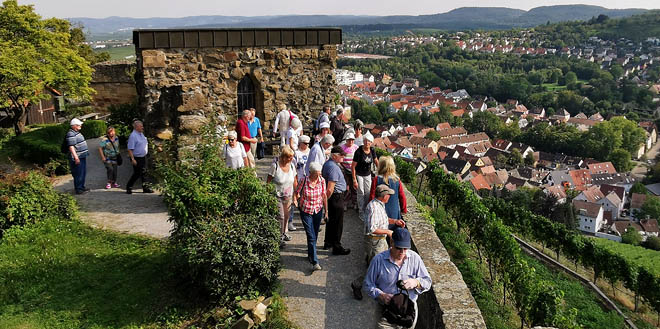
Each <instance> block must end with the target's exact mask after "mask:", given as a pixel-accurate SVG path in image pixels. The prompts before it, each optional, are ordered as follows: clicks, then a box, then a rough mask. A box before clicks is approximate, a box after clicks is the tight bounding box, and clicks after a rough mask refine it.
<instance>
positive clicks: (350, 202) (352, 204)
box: [342, 168, 359, 215]
mask: <svg viewBox="0 0 660 329" xmlns="http://www.w3.org/2000/svg"><path fill="white" fill-rule="evenodd" d="M342 171H343V172H344V179H345V180H346V182H350V184H347V185H348V187H347V188H346V193H345V194H346V197H345V198H344V205H345V206H346V208H347V209H351V208H354V209H357V204H356V200H357V199H356V195H357V193H356V192H357V191H356V189H355V186H353V173H351V171H350V170H347V169H346V168H342ZM358 215H359V214H358Z"/></svg>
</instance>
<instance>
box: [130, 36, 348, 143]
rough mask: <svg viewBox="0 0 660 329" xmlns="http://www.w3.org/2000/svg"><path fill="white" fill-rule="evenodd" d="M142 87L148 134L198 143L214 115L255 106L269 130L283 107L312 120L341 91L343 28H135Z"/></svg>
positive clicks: (231, 114) (139, 85)
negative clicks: (198, 135)
mask: <svg viewBox="0 0 660 329" xmlns="http://www.w3.org/2000/svg"><path fill="white" fill-rule="evenodd" d="M133 39H134V44H135V49H136V57H137V72H136V85H137V90H138V95H139V97H140V108H141V111H143V112H144V113H143V115H144V118H145V127H146V128H147V132H148V133H149V134H150V135H152V136H154V137H157V138H159V139H163V140H165V139H171V138H173V137H176V138H177V143H178V144H179V145H180V146H188V145H192V144H194V142H195V135H196V133H197V132H198V131H199V129H200V128H201V127H203V126H204V125H206V124H207V123H208V122H209V121H210V120H211V119H212V118H217V116H218V115H224V116H225V117H226V118H228V122H229V124H233V123H234V122H235V121H236V118H237V116H238V113H240V112H241V111H242V110H244V109H247V108H251V107H254V108H255V109H256V111H257V116H258V117H259V118H260V119H261V121H262V124H263V125H264V128H265V129H268V128H271V127H270V125H272V122H273V120H274V117H275V115H276V114H277V113H278V112H279V111H280V109H281V108H284V107H286V108H289V109H291V110H292V111H294V112H295V113H296V114H298V115H299V116H300V118H301V120H302V121H303V122H304V123H309V122H311V120H312V118H314V117H316V116H317V115H318V113H319V111H320V110H321V109H322V107H323V105H324V104H327V103H329V102H331V101H332V100H333V99H334V97H335V95H336V94H337V89H336V83H335V76H334V72H333V69H334V68H335V67H336V59H337V47H336V45H337V44H340V43H341V42H342V32H341V29H336V28H302V29H279V28H278V29H261V28H255V29H195V30H190V29H167V30H136V31H134V32H133Z"/></svg>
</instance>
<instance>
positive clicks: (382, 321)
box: [376, 300, 419, 329]
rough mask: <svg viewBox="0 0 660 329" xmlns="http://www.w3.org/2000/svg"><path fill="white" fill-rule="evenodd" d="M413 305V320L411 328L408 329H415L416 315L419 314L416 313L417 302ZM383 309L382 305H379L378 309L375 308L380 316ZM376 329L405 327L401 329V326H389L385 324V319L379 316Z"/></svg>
mask: <svg viewBox="0 0 660 329" xmlns="http://www.w3.org/2000/svg"><path fill="white" fill-rule="evenodd" d="M413 305H415V319H414V320H413V324H412V327H410V328H415V326H416V325H417V315H418V313H419V312H418V311H417V301H416V300H415V301H414V302H413ZM383 307H384V306H383V305H380V304H379V307H377V308H376V310H377V311H376V312H379V314H380V315H382V314H383ZM376 328H377V329H403V328H405V327H402V326H399V325H396V324H391V323H389V322H387V319H385V318H384V317H382V316H381V317H380V320H379V321H378V324H377V325H376Z"/></svg>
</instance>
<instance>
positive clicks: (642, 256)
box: [593, 239, 660, 276]
mask: <svg viewBox="0 0 660 329" xmlns="http://www.w3.org/2000/svg"><path fill="white" fill-rule="evenodd" d="M593 240H594V242H596V244H597V245H599V246H601V247H603V248H606V249H608V250H611V251H613V252H615V253H617V254H619V255H622V256H623V257H625V258H626V259H628V260H630V261H631V262H633V264H636V265H637V266H641V267H644V268H646V269H648V270H649V271H650V272H652V273H653V274H654V275H656V276H660V251H656V250H650V249H646V248H643V247H637V246H633V245H629V244H625V243H619V242H614V241H610V240H607V239H593Z"/></svg>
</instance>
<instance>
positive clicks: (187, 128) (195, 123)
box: [179, 115, 209, 134]
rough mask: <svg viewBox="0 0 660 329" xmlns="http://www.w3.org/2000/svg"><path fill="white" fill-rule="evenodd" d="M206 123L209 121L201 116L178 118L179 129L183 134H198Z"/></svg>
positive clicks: (182, 116)
mask: <svg viewBox="0 0 660 329" xmlns="http://www.w3.org/2000/svg"><path fill="white" fill-rule="evenodd" d="M208 123H209V120H208V119H207V118H206V117H203V116H201V115H181V116H179V129H180V130H181V131H182V132H185V133H192V134H198V133H199V132H200V130H201V128H202V127H204V126H205V125H207V124H208Z"/></svg>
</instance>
